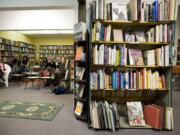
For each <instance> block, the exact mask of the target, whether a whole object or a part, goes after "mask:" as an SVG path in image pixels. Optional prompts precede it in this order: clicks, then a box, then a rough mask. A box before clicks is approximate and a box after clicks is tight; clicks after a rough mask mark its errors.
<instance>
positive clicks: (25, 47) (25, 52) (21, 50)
mask: <svg viewBox="0 0 180 135" xmlns="http://www.w3.org/2000/svg"><path fill="white" fill-rule="evenodd" d="M0 51H1V58H2V62H4V63H8V64H10V63H11V61H12V60H13V58H14V57H15V56H17V57H18V58H19V59H21V58H22V57H23V56H28V57H29V60H30V62H32V61H34V59H35V45H32V44H28V43H24V42H20V41H13V40H9V39H5V38H0Z"/></svg>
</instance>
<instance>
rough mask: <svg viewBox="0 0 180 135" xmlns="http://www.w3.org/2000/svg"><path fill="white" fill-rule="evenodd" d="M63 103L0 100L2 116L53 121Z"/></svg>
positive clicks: (0, 114)
mask: <svg viewBox="0 0 180 135" xmlns="http://www.w3.org/2000/svg"><path fill="white" fill-rule="evenodd" d="M62 107H63V104H49V103H27V102H12V101H0V117H7V118H23V119H35V120H47V121H51V120H53V118H54V117H55V116H56V114H57V113H58V111H59V110H60V109H61V108H62Z"/></svg>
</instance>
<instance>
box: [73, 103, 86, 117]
mask: <svg viewBox="0 0 180 135" xmlns="http://www.w3.org/2000/svg"><path fill="white" fill-rule="evenodd" d="M83 106H84V103H82V102H80V101H77V104H76V108H75V114H76V115H78V116H81V114H82V110H83Z"/></svg>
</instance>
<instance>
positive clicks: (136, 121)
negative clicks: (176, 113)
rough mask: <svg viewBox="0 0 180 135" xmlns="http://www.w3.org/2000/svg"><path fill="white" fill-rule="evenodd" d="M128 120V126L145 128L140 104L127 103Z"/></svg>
mask: <svg viewBox="0 0 180 135" xmlns="http://www.w3.org/2000/svg"><path fill="white" fill-rule="evenodd" d="M126 105H127V111H128V120H129V125H130V126H145V121H144V115H143V110H142V105H141V102H127V103H126Z"/></svg>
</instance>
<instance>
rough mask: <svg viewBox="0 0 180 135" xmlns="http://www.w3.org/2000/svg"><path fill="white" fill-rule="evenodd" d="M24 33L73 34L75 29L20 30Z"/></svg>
mask: <svg viewBox="0 0 180 135" xmlns="http://www.w3.org/2000/svg"><path fill="white" fill-rule="evenodd" d="M19 32H21V33H23V34H27V35H36V34H42V35H46V34H48V35H49V34H52V35H53V34H73V33H74V30H27V31H19Z"/></svg>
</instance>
